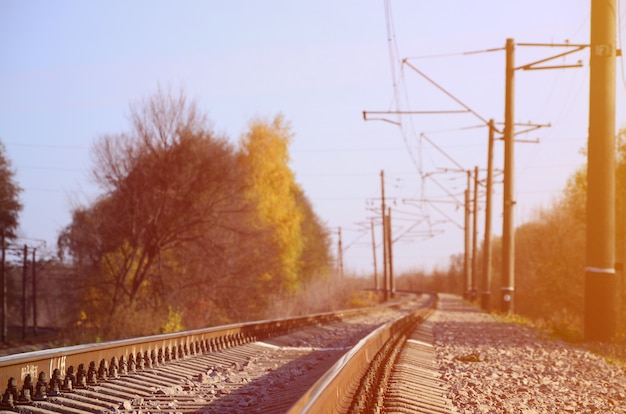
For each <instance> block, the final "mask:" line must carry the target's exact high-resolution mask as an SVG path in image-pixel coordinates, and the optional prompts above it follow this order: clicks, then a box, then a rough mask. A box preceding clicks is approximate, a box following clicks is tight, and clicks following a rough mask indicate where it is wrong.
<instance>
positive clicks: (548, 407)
mask: <svg viewBox="0 0 626 414" xmlns="http://www.w3.org/2000/svg"><path fill="white" fill-rule="evenodd" d="M430 320H431V321H432V323H433V334H434V348H435V358H436V362H437V365H438V367H439V375H440V378H441V380H443V385H442V388H443V390H444V394H445V396H446V397H447V398H448V399H449V400H451V402H452V404H453V406H454V407H455V409H456V410H458V412H463V413H524V414H532V413H557V412H558V413H626V372H625V371H624V369H623V366H622V365H620V364H616V363H615V362H614V361H611V359H610V358H607V357H606V356H602V355H600V354H598V353H597V352H593V351H592V347H590V346H589V345H588V344H583V343H581V344H572V343H568V342H565V341H562V340H559V339H555V338H553V337H550V336H549V335H547V334H545V333H543V332H541V331H538V330H536V329H533V328H531V327H529V326H525V325H523V324H517V323H510V322H506V321H503V320H502V319H501V318H498V317H496V316H495V315H491V314H488V313H485V312H482V311H481V310H479V309H478V308H476V307H474V306H472V305H470V304H467V303H465V302H463V301H462V300H461V299H460V298H458V297H455V296H451V295H445V294H442V295H440V299H439V309H438V310H437V311H436V312H435V314H434V315H432V316H431V319H430Z"/></svg>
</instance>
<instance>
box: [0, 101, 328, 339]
mask: <svg viewBox="0 0 626 414" xmlns="http://www.w3.org/2000/svg"><path fill="white" fill-rule="evenodd" d="M129 120H130V125H129V128H128V129H127V130H126V131H124V132H121V133H118V134H108V135H104V136H101V137H99V138H98V139H97V140H96V141H95V143H94V145H93V147H92V151H91V153H92V155H93V158H94V163H93V170H92V173H93V178H94V180H95V182H96V183H97V185H98V186H99V188H100V189H101V194H100V196H99V197H97V199H95V200H93V201H92V202H91V203H90V204H88V205H83V206H79V207H76V208H75V209H74V210H73V211H72V219H71V222H70V223H69V224H68V225H67V226H66V227H65V228H63V229H62V231H61V233H60V235H59V237H58V252H57V253H58V256H57V258H55V261H54V265H52V266H49V268H50V269H49V271H50V274H56V275H59V274H62V275H63V276H62V277H61V279H62V280H63V283H61V284H60V285H58V286H56V289H54V288H53V290H56V291H62V292H63V293H62V294H63V297H64V298H65V299H64V301H65V302H66V303H65V304H64V306H63V308H64V309H65V311H64V317H63V319H64V320H65V322H66V323H67V325H66V326H67V327H69V328H70V331H69V332H68V335H71V336H74V337H76V338H78V340H79V341H93V340H107V339H116V338H123V337H130V336H140V335H150V334H155V333H165V332H171V331H177V330H181V329H194V328H200V327H206V326H211V325H218V324H225V323H232V322H238V321H244V320H251V319H259V318H264V317H269V316H273V315H268V309H271V306H270V304H271V303H272V302H273V301H277V300H278V299H280V298H283V297H286V296H290V295H297V294H298V293H299V292H300V291H301V290H302V289H303V287H304V286H307V285H310V284H311V283H313V282H315V281H317V280H324V279H326V278H328V276H329V274H330V269H331V260H332V257H331V253H330V243H331V241H330V235H329V233H328V231H327V230H326V228H325V226H324V223H323V222H322V221H321V220H320V218H319V217H318V216H317V215H316V214H315V212H314V210H313V206H312V204H311V202H310V201H309V200H308V198H307V197H306V195H305V193H304V191H303V190H302V188H301V187H300V186H299V185H298V184H297V183H296V181H295V176H294V174H293V172H292V171H291V169H290V168H289V161H290V158H289V145H290V143H291V140H292V138H293V132H292V130H291V127H290V125H289V123H288V122H287V121H286V120H285V119H284V117H283V116H282V115H277V116H276V117H274V118H273V119H264V118H257V119H253V120H252V121H250V123H249V125H248V128H247V130H246V132H245V133H244V134H243V135H242V137H241V138H240V140H239V142H238V145H235V144H233V143H232V142H231V141H229V140H228V137H226V136H221V135H218V134H216V133H215V132H214V131H213V130H212V128H211V127H210V124H209V122H208V120H207V117H206V116H205V115H204V114H202V113H201V112H200V111H199V109H198V107H197V105H196V104H195V103H194V102H191V101H190V100H188V99H187V97H186V95H185V93H184V92H182V91H181V92H172V91H171V90H167V91H164V90H162V89H159V90H158V91H157V92H156V93H155V94H153V95H151V96H149V97H148V98H146V99H143V100H141V101H138V102H137V103H135V104H133V105H131V107H130V117H129ZM0 161H2V159H0ZM6 161H8V160H6ZM5 164H7V163H5ZM8 165H9V166H10V164H8ZM1 166H2V163H0V167H1ZM7 171H9V173H10V172H11V170H10V168H8V170H7ZM0 173H2V169H1V168H0ZM1 178H2V177H0V179H1ZM8 178H9V179H8V180H7V181H8V182H10V183H12V184H13V183H14V181H13V180H12V177H8ZM13 185H14V184H13ZM0 187H1V188H0V190H7V189H8V190H9V191H10V190H11V188H10V187H7V186H6V185H4V183H3V185H2V186H0ZM12 195H13V198H11V200H12V201H14V202H17V203H18V204H19V197H18V196H19V190H18V187H17V186H16V187H15V190H14V191H13V194H12ZM2 197H3V194H1V193H0V203H1V204H0V205H1V206H2V212H0V224H1V225H2V226H3V228H5V229H7V231H8V232H9V233H8V234H10V235H11V236H14V231H15V229H16V228H17V214H18V213H19V209H18V208H15V206H11V205H10V204H8V202H6V201H5V199H3V198H2ZM52 269H54V270H52ZM48 294H52V292H48ZM67 302H70V303H72V305H68V304H67Z"/></svg>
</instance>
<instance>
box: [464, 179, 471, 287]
mask: <svg viewBox="0 0 626 414" xmlns="http://www.w3.org/2000/svg"><path fill="white" fill-rule="evenodd" d="M470 180H471V173H470V171H467V189H466V190H465V203H464V204H465V221H464V228H465V252H464V256H463V295H464V296H465V299H469V290H470V286H471V285H472V273H471V268H470V253H471V246H470Z"/></svg>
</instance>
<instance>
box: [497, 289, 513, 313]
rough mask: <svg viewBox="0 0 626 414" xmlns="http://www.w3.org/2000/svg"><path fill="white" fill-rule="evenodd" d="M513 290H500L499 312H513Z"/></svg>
mask: <svg viewBox="0 0 626 414" xmlns="http://www.w3.org/2000/svg"><path fill="white" fill-rule="evenodd" d="M513 292H514V290H513V288H511V287H503V288H502V289H500V311H501V312H502V313H511V312H513Z"/></svg>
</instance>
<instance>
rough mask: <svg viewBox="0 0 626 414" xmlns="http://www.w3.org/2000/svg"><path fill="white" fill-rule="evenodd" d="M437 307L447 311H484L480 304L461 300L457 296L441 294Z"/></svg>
mask: <svg viewBox="0 0 626 414" xmlns="http://www.w3.org/2000/svg"><path fill="white" fill-rule="evenodd" d="M437 309H440V310H443V311H446V312H463V313H468V312H476V313H482V312H484V311H483V310H482V309H480V307H478V305H475V304H472V303H468V302H464V301H460V300H459V299H458V298H457V297H456V296H453V297H450V296H447V295H440V296H439V304H438V305H437Z"/></svg>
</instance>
